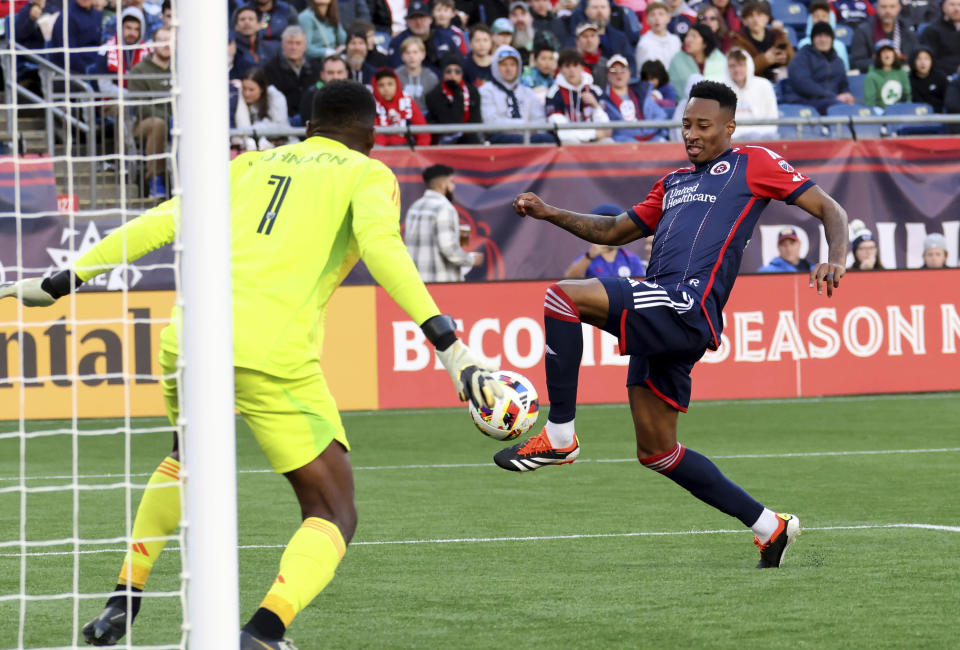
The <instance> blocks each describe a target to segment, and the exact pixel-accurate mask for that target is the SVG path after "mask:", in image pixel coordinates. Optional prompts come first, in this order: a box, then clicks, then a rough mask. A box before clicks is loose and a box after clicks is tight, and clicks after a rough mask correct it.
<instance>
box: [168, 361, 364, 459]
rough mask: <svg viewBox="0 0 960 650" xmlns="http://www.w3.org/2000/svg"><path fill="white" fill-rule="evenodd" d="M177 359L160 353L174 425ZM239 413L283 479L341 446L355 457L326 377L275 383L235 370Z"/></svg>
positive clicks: (260, 375) (251, 372) (267, 377)
mask: <svg viewBox="0 0 960 650" xmlns="http://www.w3.org/2000/svg"><path fill="white" fill-rule="evenodd" d="M176 361H177V357H176V355H175V354H173V353H171V352H168V351H166V350H163V349H161V350H160V367H161V368H162V369H163V374H164V378H163V380H162V382H161V384H162V387H163V401H164V403H165V404H166V407H167V416H168V417H169V418H170V422H176V420H177V413H178V401H177V380H176V378H175V377H174V375H173V373H174V371H175V370H176ZM234 392H235V397H234V399H235V404H236V408H237V411H238V412H239V413H240V415H241V416H243V419H244V420H245V421H246V423H247V424H248V425H249V426H250V429H251V430H252V431H253V435H254V437H256V439H257V442H258V443H259V444H260V448H261V449H262V450H263V453H264V454H266V456H267V460H269V461H270V465H271V466H272V467H273V471H275V472H276V473H277V474H284V473H286V472H290V471H293V470H295V469H298V468H300V467H303V466H304V465H306V464H307V463H309V462H311V461H312V460H313V459H314V458H316V457H317V456H319V455H320V454H321V453H322V452H323V450H324V449H326V448H327V446H328V445H329V444H330V443H331V442H332V441H333V440H336V441H337V442H339V443H340V444H341V445H343V447H344V449H346V450H347V451H350V444H349V443H348V442H347V435H346V432H345V431H344V429H343V423H342V422H341V421H340V413H339V412H338V411H337V405H336V402H334V400H333V395H331V394H330V390H329V389H328V388H327V382H326V380H325V379H324V377H323V373H321V372H320V371H317V373H316V374H314V375H311V376H309V377H303V378H300V379H284V378H282V377H274V376H272V375H267V374H264V373H262V372H259V371H256V370H249V369H247V368H234Z"/></svg>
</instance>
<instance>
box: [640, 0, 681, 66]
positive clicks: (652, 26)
mask: <svg viewBox="0 0 960 650" xmlns="http://www.w3.org/2000/svg"><path fill="white" fill-rule="evenodd" d="M646 20H647V26H648V27H649V29H648V30H647V31H646V33H644V35H643V36H641V37H640V41H639V42H638V43H637V67H638V68H642V67H643V64H644V63H646V62H647V61H653V60H657V61H660V63H662V64H663V68H664V70H666V69H667V68H668V67H669V66H670V61H672V60H673V56H674V55H675V54H676V53H677V52H679V51H680V48H681V47H683V44H682V43H681V42H680V37H679V36H677V35H676V34H674V33H672V32H670V31H667V25H668V24H669V23H670V11H669V10H668V9H667V5H665V4H663V3H662V2H651V3H650V4H648V5H647V13H646Z"/></svg>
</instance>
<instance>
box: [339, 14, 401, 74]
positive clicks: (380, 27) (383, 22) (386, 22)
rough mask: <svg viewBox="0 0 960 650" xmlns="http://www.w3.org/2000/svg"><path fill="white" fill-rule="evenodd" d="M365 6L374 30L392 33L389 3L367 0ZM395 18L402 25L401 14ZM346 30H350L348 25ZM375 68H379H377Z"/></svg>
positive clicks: (392, 22)
mask: <svg viewBox="0 0 960 650" xmlns="http://www.w3.org/2000/svg"><path fill="white" fill-rule="evenodd" d="M394 4H396V3H394ZM367 8H368V9H369V10H370V23H371V24H372V25H373V26H374V27H375V28H376V30H377V31H378V32H380V33H383V34H392V33H393V25H394V20H393V9H391V8H390V3H389V2H387V0H367ZM404 15H406V14H404ZM397 20H398V21H400V23H401V25H402V20H403V16H397ZM347 31H351V30H350V28H349V26H348V27H347ZM377 69H378V70H379V68H377Z"/></svg>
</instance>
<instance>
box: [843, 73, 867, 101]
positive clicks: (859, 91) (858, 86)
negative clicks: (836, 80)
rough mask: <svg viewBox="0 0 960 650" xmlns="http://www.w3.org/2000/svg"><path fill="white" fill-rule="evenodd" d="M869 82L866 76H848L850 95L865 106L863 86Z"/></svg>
mask: <svg viewBox="0 0 960 650" xmlns="http://www.w3.org/2000/svg"><path fill="white" fill-rule="evenodd" d="M866 80H867V75H865V74H848V75H847V83H848V84H850V94H851V95H853V98H854V99H856V100H857V103H858V104H863V103H865V102H864V97H863V84H864V82H865V81H866Z"/></svg>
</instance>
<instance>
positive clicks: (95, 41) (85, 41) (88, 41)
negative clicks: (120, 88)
mask: <svg viewBox="0 0 960 650" xmlns="http://www.w3.org/2000/svg"><path fill="white" fill-rule="evenodd" d="M68 2H69V3H70V4H69V8H68V10H67V11H64V12H60V16H59V17H58V18H57V21H56V22H55V23H54V25H53V33H52V35H51V37H50V47H51V48H52V49H56V50H60V51H54V52H51V53H50V54H48V55H47V56H48V57H49V59H50V62H51V63H53V64H54V65H58V66H60V67H61V68H62V67H64V65H65V63H64V56H63V51H62V49H61V48H64V47H68V48H97V47H99V46H100V42H101V39H100V34H101V31H100V24H101V14H100V10H99V9H94V5H95V4H96V3H95V2H94V0H68ZM67 13H69V15H70V22H69V23H68V24H67V29H66V32H67V40H66V42H64V40H63V33H64V26H63V18H64V15H65V14H67ZM96 62H97V50H96V49H92V50H89V51H86V52H71V53H70V71H71V72H74V73H76V74H86V73H87V68H88V67H90V66H91V65H92V64H94V63H96Z"/></svg>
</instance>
